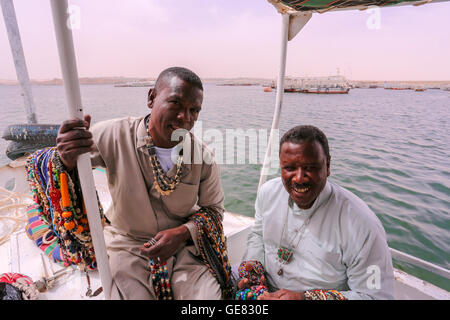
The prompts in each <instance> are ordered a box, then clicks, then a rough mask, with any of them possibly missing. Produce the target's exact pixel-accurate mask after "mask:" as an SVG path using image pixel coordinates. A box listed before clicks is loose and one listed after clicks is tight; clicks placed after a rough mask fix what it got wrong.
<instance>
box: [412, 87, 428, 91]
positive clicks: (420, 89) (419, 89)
mask: <svg viewBox="0 0 450 320" xmlns="http://www.w3.org/2000/svg"><path fill="white" fill-rule="evenodd" d="M425 90H426V89H425V88H415V89H414V91H425Z"/></svg>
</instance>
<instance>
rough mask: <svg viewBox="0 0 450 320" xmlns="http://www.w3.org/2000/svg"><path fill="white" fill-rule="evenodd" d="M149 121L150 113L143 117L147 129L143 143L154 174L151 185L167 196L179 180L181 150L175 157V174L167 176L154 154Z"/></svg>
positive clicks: (181, 165) (181, 159) (181, 161)
mask: <svg viewBox="0 0 450 320" xmlns="http://www.w3.org/2000/svg"><path fill="white" fill-rule="evenodd" d="M149 121H150V115H149V116H147V118H146V119H145V128H146V129H147V137H146V138H145V143H146V145H147V150H148V155H149V157H150V165H151V167H152V172H153V176H154V179H155V180H154V181H153V185H154V186H155V188H156V190H157V191H158V192H159V193H160V194H161V195H163V196H167V195H169V194H171V193H172V192H173V191H175V189H176V187H177V185H178V184H179V183H180V181H181V171H182V169H183V151H182V150H181V152H180V154H179V155H178V159H177V164H176V166H177V170H176V173H175V176H174V177H173V178H172V177H169V176H167V174H166V173H165V172H164V170H163V169H162V167H161V164H160V162H159V160H158V157H157V156H156V149H155V145H154V144H153V139H152V136H151V134H150V129H149V128H148V122H149Z"/></svg>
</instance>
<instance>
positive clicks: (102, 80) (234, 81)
mask: <svg viewBox="0 0 450 320" xmlns="http://www.w3.org/2000/svg"><path fill="white" fill-rule="evenodd" d="M154 80H156V78H132V77H82V78H80V84H82V85H99V84H111V85H115V84H123V83H128V82H146V81H154ZM202 80H203V82H204V83H213V84H217V85H224V86H230V85H231V86H239V85H266V84H267V83H270V82H271V81H274V79H268V78H243V77H242V78H204V79H202ZM348 82H349V83H350V84H352V85H355V86H364V87H365V86H370V85H374V86H379V87H381V86H384V85H415V86H427V87H429V86H431V87H433V86H450V80H447V81H442V80H436V81H432V80H427V81H420V80H397V81H392V80H386V81H379V80H348ZM31 84H32V85H44V86H45V85H62V84H63V81H62V79H58V78H54V79H49V80H31ZM0 85H12V86H14V85H18V81H17V80H0Z"/></svg>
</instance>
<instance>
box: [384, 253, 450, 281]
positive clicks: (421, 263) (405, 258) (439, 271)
mask: <svg viewBox="0 0 450 320" xmlns="http://www.w3.org/2000/svg"><path fill="white" fill-rule="evenodd" d="M389 249H390V251H391V255H392V259H395V260H398V261H402V262H406V263H409V264H412V265H414V266H416V267H419V268H422V269H424V270H427V271H429V272H431V273H433V274H436V275H439V276H442V277H444V278H446V279H450V270H448V269H445V268H443V267H440V266H438V265H435V264H433V263H431V262H428V261H425V260H422V259H420V258H417V257H414V256H412V255H409V254H407V253H404V252H402V251H399V250H396V249H392V248H389Z"/></svg>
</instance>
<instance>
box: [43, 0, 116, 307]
mask: <svg viewBox="0 0 450 320" xmlns="http://www.w3.org/2000/svg"><path fill="white" fill-rule="evenodd" d="M51 7H52V13H53V22H54V26H55V33H56V42H57V45H58V51H59V59H60V64H61V70H62V76H63V81H64V89H65V92H66V99H67V103H68V109H69V115H70V117H72V118H79V119H83V107H82V105H81V93H80V84H79V80H78V71H77V65H76V59H75V49H74V45H73V38H72V31H71V30H70V28H69V26H68V23H67V21H68V18H69V17H68V3H67V0H51ZM77 168H78V175H79V178H80V183H81V190H82V192H83V198H84V202H85V206H86V211H87V216H88V220H89V229H90V230H91V236H92V243H93V245H94V250H95V257H96V261H97V267H98V271H99V273H100V278H101V281H102V286H103V292H104V294H105V298H106V299H108V300H109V299H110V298H111V288H112V276H111V270H110V266H109V261H108V256H107V253H106V245H105V239H104V236H103V228H102V223H101V219H100V212H99V207H98V202H97V196H96V191H95V183H94V176H93V174H92V166H91V161H90V158H89V155H88V154H83V155H81V156H79V157H78V160H77Z"/></svg>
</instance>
